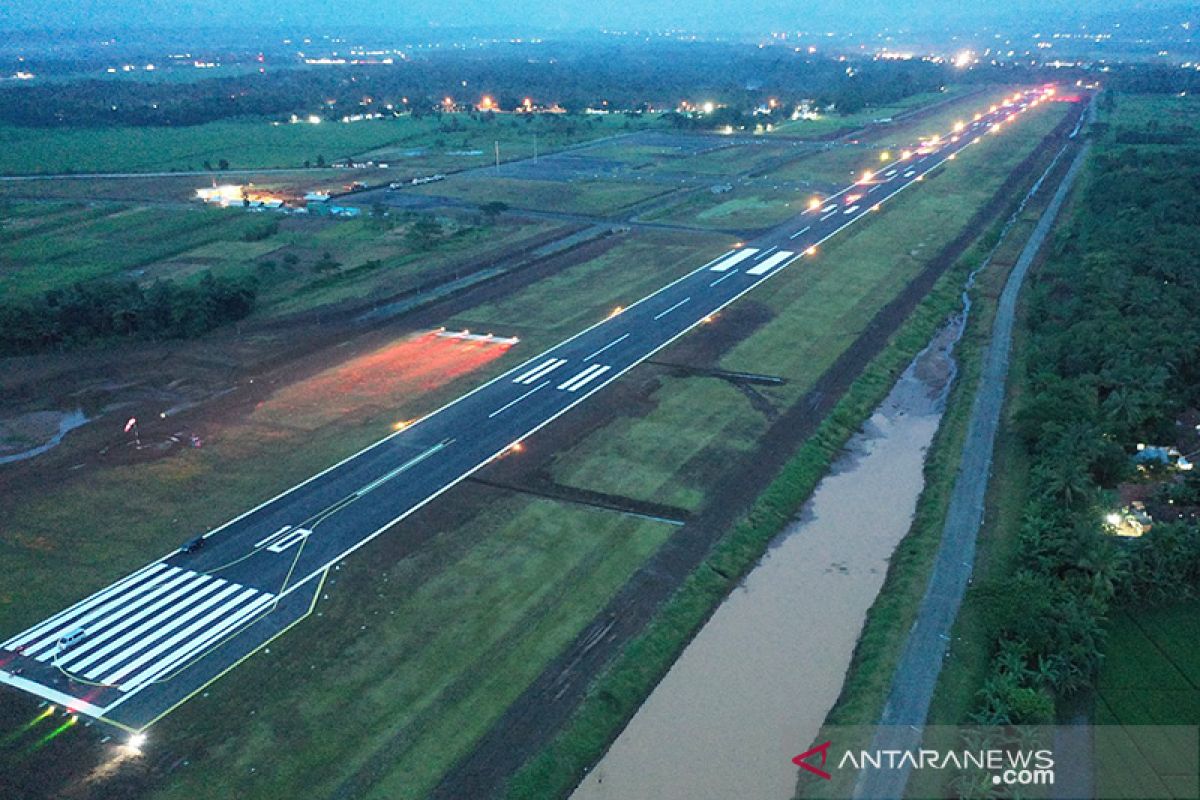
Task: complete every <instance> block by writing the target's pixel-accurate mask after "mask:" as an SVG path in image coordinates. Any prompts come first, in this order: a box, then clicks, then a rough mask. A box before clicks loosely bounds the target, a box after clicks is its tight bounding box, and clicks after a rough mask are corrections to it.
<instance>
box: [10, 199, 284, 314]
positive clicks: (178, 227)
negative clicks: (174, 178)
mask: <svg viewBox="0 0 1200 800" xmlns="http://www.w3.org/2000/svg"><path fill="white" fill-rule="evenodd" d="M275 224H277V223H276V222H275V221H274V220H271V219H267V218H264V217H262V216H251V215H248V214H244V213H238V212H233V213H229V212H223V211H219V210H215V209H205V208H192V209H185V210H167V211H164V210H162V209H157V208H151V207H140V208H139V207H132V208H130V207H127V206H119V205H87V206H85V205H75V204H67V205H58V206H55V205H34V204H17V205H7V204H6V205H4V206H0V225H2V226H3V228H0V230H3V234H4V235H3V237H2V238H0V293H3V294H4V295H5V296H6V297H7V298H18V297H21V296H24V295H29V294H34V293H40V292H43V291H46V290H49V289H55V288H61V287H64V286H67V285H70V284H72V283H75V282H77V281H86V280H92V279H94V278H101V277H109V276H115V275H121V274H124V275H127V276H129V277H138V276H139V273H138V270H139V269H142V268H146V267H148V266H149V265H151V264H153V263H155V262H157V261H160V260H163V259H168V258H172V257H175V256H178V255H179V254H181V253H184V252H186V251H188V250H191V249H193V248H198V247H202V246H205V245H209V244H211V243H213V242H218V241H223V242H244V241H246V240H248V239H249V240H253V239H258V238H260V237H261V236H263V235H269V233H270V230H271V228H272V227H273V225H275Z"/></svg>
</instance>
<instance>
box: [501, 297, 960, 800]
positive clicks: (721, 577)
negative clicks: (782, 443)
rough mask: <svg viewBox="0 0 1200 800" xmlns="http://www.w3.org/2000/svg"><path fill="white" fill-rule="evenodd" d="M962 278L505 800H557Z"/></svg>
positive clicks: (758, 551) (883, 359)
mask: <svg viewBox="0 0 1200 800" xmlns="http://www.w3.org/2000/svg"><path fill="white" fill-rule="evenodd" d="M961 277H962V276H961V273H960V274H958V275H955V276H947V277H946V278H944V279H943V280H942V281H941V282H940V283H939V285H938V287H937V288H936V289H935V291H934V292H933V293H931V294H930V296H929V297H927V298H926V300H925V302H924V303H922V305H921V307H920V308H919V309H918V310H917V312H915V313H914V315H913V316H912V317H911V318H910V319H909V321H908V322H907V323H906V324H905V325H904V326H903V328H902V329H901V331H900V332H899V333H898V334H897V335H896V337H895V338H894V339H893V341H892V343H891V344H890V345H889V346H888V347H887V348H886V349H885V351H884V352H883V353H881V354H880V355H879V356H878V357H877V358H876V359H875V360H874V361H873V362H872V364H871V365H870V366H869V367H868V369H867V370H865V371H864V373H863V375H862V376H860V378H859V379H858V380H857V381H856V382H855V383H854V384H853V386H852V387H851V388H850V390H849V391H848V392H847V394H846V395H845V396H844V397H843V398H842V400H841V401H840V402H839V403H838V404H837V406H836V407H835V408H834V410H833V411H832V412H831V413H830V414H829V416H828V417H827V418H826V420H825V421H824V422H823V423H822V424H821V426H820V427H819V428H818V430H817V432H816V433H815V434H814V435H813V436H811V437H810V438H809V439H808V440H807V441H806V442H805V444H804V445H803V446H802V447H801V448H800V450H799V451H798V453H797V454H796V455H795V456H794V457H793V458H792V459H791V460H790V461H789V462H788V464H787V465H786V466H785V467H784V469H783V471H782V472H781V473H780V475H779V476H778V477H777V478H776V479H775V480H774V481H773V482H772V483H771V485H770V486H769V487H768V488H767V489H766V490H765V491H764V493H763V494H762V495H761V496H760V497H759V499H758V500H757V501H756V503H755V505H754V507H753V509H752V510H751V511H750V513H749V514H748V515H747V517H746V519H745V520H743V521H742V522H740V523H739V524H738V525H737V526H735V528H734V529H733V530H732V531H731V532H730V533H729V534H728V535H726V536H725V537H724V538H723V539H722V540H721V542H720V543H718V544H717V546H716V547H715V548H714V551H713V553H712V555H711V556H709V558H708V559H706V561H705V562H704V564H702V565H701V566H700V567H699V568H698V569H697V570H696V571H695V572H693V573H692V575H690V576H689V577H688V579H687V580H686V581H685V582H684V584H683V586H682V587H681V588H680V589H679V590H678V591H676V593H675V594H674V595H673V596H672V598H671V599H670V600H669V601H668V602H667V604H666V605H665V606H664V607H663V609H662V610H661V611H660V612H659V613H658V614H657V615H656V616H655V617H654V619H653V620H651V622H650V623H649V625H648V626H647V628H646V629H645V631H644V632H643V633H642V634H641V635H640V636H638V637H637V638H636V639H634V640H633V641H632V642H631V643H630V644H629V645H628V646H627V647H626V648H625V649H624V651H623V652H622V653H621V654H620V655H619V656H618V657H617V659H616V661H615V662H614V663H613V664H612V665H611V666H610V667H609V669H607V670H606V671H605V672H604V673H603V674H602V675H601V676H600V677H599V678H598V679H597V680H596V681H595V682H594V683H593V685H592V687H591V688H590V689H589V692H588V695H587V697H586V699H585V700H584V702H583V704H582V705H581V706H580V708H579V709H578V710H577V712H576V713H575V715H574V716H573V717H572V719H571V721H570V722H569V723H568V725H567V726H566V728H565V729H564V730H562V731H561V732H560V733H559V735H558V736H557V737H556V738H555V739H554V740H553V741H552V742H551V743H550V744H549V745H548V746H547V747H546V748H545V749H544V750H543V751H542V752H540V753H539V754H538V755H537V756H535V757H534V758H532V759H531V760H530V761H529V762H527V763H526V764H525V766H524V767H522V769H521V770H520V771H519V772H518V773H517V774H516V775H515V776H514V777H513V779H512V780H511V781H510V783H509V785H508V789H507V793H506V796H507V797H509V798H510V799H512V800H516V799H518V798H520V799H522V800H523V799H524V798H547V797H560V796H564V795H565V794H566V793H567V792H569V791H570V789H571V788H572V787H573V786H575V784H576V782H577V781H578V779H579V777H580V776H581V775H582V772H583V770H584V769H585V768H587V767H588V766H590V765H591V764H593V763H594V762H595V761H596V759H597V758H599V756H600V755H601V753H602V752H603V750H604V748H605V747H607V745H608V743H609V742H610V741H611V738H612V737H613V735H615V733H616V732H617V730H619V728H620V726H621V725H623V724H624V722H625V721H626V720H628V718H629V717H630V716H631V715H632V714H633V713H634V712H635V711H636V710H637V708H638V706H639V705H640V704H641V702H642V700H643V699H644V698H645V696H646V695H647V694H648V693H649V692H650V691H651V689H652V688H653V687H654V685H655V684H656V683H657V682H658V680H659V678H660V677H661V676H662V675H663V674H664V673H665V672H666V670H667V669H668V668H669V667H670V665H671V664H672V663H673V662H674V660H675V658H676V657H677V656H678V654H679V652H680V651H681V650H682V648H683V647H684V646H685V645H686V643H687V642H688V641H689V640H690V639H691V637H692V635H693V634H694V633H695V631H696V630H698V628H699V626H700V625H702V624H703V622H704V621H705V620H706V619H707V618H708V615H709V614H710V612H711V610H712V609H713V608H714V607H715V606H716V605H717V604H718V603H719V602H721V600H722V599H723V598H724V597H725V596H726V595H727V594H728V593H729V591H730V590H732V589H733V588H734V586H736V585H737V583H738V581H739V580H740V579H741V576H743V575H744V574H745V573H746V572H747V571H749V570H750V569H751V568H752V567H753V566H754V564H755V563H756V562H757V561H758V559H759V558H760V557H761V555H762V552H763V549H764V548H765V547H766V546H767V544H768V543H769V542H770V540H771V539H772V538H773V537H774V536H775V534H777V533H778V532H779V530H780V529H781V528H782V527H783V526H784V525H785V524H786V523H787V521H788V520H789V519H791V518H792V516H793V515H794V514H795V513H796V511H797V510H798V509H799V507H800V505H801V504H802V503H803V501H804V500H805V498H807V497H808V495H809V493H810V492H811V491H812V489H813V488H814V487H815V486H816V484H817V482H818V481H819V480H820V479H821V477H822V476H823V475H824V474H825V472H826V471H827V470H828V468H829V465H830V463H832V460H833V459H834V458H835V457H836V455H837V453H838V452H839V451H840V449H841V447H842V445H843V444H844V443H845V441H846V440H847V439H848V438H849V437H850V436H851V435H853V433H854V432H855V431H856V430H858V428H859V426H860V425H861V424H862V421H863V420H865V419H866V418H867V417H868V416H869V415H870V414H871V412H872V410H873V409H874V408H875V406H876V405H877V404H878V403H879V402H880V401H881V400H882V399H883V397H884V396H885V395H886V394H887V392H888V391H889V390H890V389H891V386H892V383H893V382H894V381H895V378H896V377H897V376H898V375H899V373H900V372H901V371H902V370H903V368H904V367H905V365H906V364H907V363H908V361H909V360H911V358H912V357H913V356H914V355H915V354H916V352H917V351H918V350H919V349H920V348H921V347H923V346H924V343H925V342H926V341H927V340H928V338H929V336H930V335H932V333H933V331H934V329H935V328H936V327H937V325H938V324H940V322H941V321H942V319H944V317H945V314H946V313H948V312H949V310H950V309H952V308H953V307H954V305H955V301H956V296H957V295H956V283H955V280H956V279H957V280H961Z"/></svg>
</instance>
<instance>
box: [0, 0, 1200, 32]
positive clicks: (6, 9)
mask: <svg viewBox="0 0 1200 800" xmlns="http://www.w3.org/2000/svg"><path fill="white" fill-rule="evenodd" d="M1172 6H1174V7H1180V8H1183V7H1184V6H1182V5H1181V4H1180V3H1178V2H1171V1H1170V0H1139V1H1138V2H1131V0H1087V2H1086V3H1083V4H1081V3H1079V2H1078V1H1077V0H976V2H972V3H962V2H960V0H856V2H852V3H847V2H840V1H839V0H808V2H804V1H803V0H753V1H752V2H731V0H654V1H653V2H642V3H631V2H629V1H628V0H525V1H524V2H523V1H522V0H448V1H447V0H404V1H403V2H396V0H342V2H338V3H332V2H328V0H291V2H288V3H279V2H275V0H118V2H111V0H62V1H61V2H58V1H54V2H51V1H49V0H7V1H6V2H4V3H3V4H0V26H3V27H4V28H7V29H14V28H107V27H129V26H138V27H144V26H150V27H164V28H179V27H191V26H205V27H212V26H230V27H257V28H261V27H262V26H263V25H264V24H270V23H271V22H275V23H277V24H278V25H282V26H285V27H291V26H313V27H319V28H332V27H338V26H341V27H346V26H355V25H371V26H378V27H387V28H410V29H411V28H420V27H424V26H427V25H430V24H434V25H439V26H464V27H468V26H475V27H477V26H481V25H502V26H513V27H518V26H523V25H527V26H529V27H536V28H574V29H578V28H598V27H603V26H610V27H641V28H665V27H678V28H686V29H690V30H705V31H720V30H723V29H730V30H733V29H742V30H749V29H754V30H763V29H769V28H772V27H779V28H786V29H797V28H801V27H803V26H804V25H805V24H806V23H817V22H819V23H821V24H823V25H827V26H828V25H830V24H831V23H833V24H836V23H837V22H838V21H845V22H846V23H847V24H853V23H855V22H857V23H863V22H866V23H869V24H870V25H871V27H874V28H879V27H883V26H893V27H894V26H898V25H900V26H902V25H903V24H904V22H905V20H912V21H921V22H928V21H931V20H958V19H972V20H976V21H981V22H991V21H995V20H997V19H1000V18H1005V19H1010V20H1014V21H1020V20H1028V19H1029V18H1030V17H1031V15H1035V14H1037V15H1040V16H1044V17H1046V16H1050V15H1054V16H1059V17H1063V18H1071V17H1073V16H1075V15H1077V14H1079V13H1080V9H1081V7H1083V8H1086V9H1087V12H1088V13H1090V14H1096V13H1103V12H1106V11H1126V12H1136V11H1137V10H1139V9H1148V8H1156V9H1160V8H1164V7H1172Z"/></svg>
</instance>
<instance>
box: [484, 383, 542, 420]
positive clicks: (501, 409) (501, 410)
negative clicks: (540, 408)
mask: <svg viewBox="0 0 1200 800" xmlns="http://www.w3.org/2000/svg"><path fill="white" fill-rule="evenodd" d="M549 385H550V381H544V382H542V383H539V384H538V385H537V386H535V387H533V388H532V389H530V390H529V391H528V392H525V393H524V394H522V395H521V396H520V397H518V398H517V399H516V400H510V401H509V402H507V403H505V404H504V405H502V406H500V407H499V408H497V409H496V410H495V411H493V412H492V413H490V414H488V419H491V418H492V417H498V416H500V415H501V414H503V413H504V412H505V411H508V410H509V409H510V408H512V407H513V406H515V405H516V404H517V403H519V402H521V401H522V400H524V399H525V398H526V397H529V395H531V394H533V393H534V392H537V391H541V390H542V389H545V388H546V387H547V386H549Z"/></svg>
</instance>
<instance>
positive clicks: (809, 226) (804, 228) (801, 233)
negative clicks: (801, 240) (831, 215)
mask: <svg viewBox="0 0 1200 800" xmlns="http://www.w3.org/2000/svg"><path fill="white" fill-rule="evenodd" d="M811 227H812V225H805V226H804V227H803V228H801V229H800V230H798V231H796V232H795V233H793V234H792V235H791V236H789V237H788V238H789V239H795V238H796V237H797V236H803V235H804V234H806V233H808V230H809V228H811Z"/></svg>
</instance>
